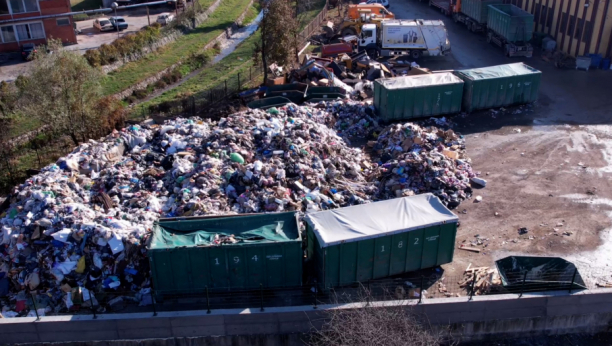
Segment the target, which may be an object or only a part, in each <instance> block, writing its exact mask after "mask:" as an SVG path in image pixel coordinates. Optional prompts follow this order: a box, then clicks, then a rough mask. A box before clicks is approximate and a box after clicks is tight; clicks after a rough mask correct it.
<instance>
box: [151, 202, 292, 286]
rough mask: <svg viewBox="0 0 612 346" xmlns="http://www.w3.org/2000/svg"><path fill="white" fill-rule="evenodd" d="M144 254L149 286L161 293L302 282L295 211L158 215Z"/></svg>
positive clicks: (285, 284) (289, 284) (288, 284)
mask: <svg viewBox="0 0 612 346" xmlns="http://www.w3.org/2000/svg"><path fill="white" fill-rule="evenodd" d="M230 235H234V237H233V238H234V239H235V240H237V242H236V243H233V244H230V243H222V244H218V243H216V242H215V238H216V236H218V237H223V236H230ZM217 242H218V241H217ZM148 256H149V261H150V263H151V274H152V276H153V287H154V288H155V290H156V293H158V294H161V295H164V294H182V293H202V292H204V290H205V289H206V287H208V288H209V289H213V290H215V289H217V290H230V289H258V288H259V287H260V284H261V285H263V287H288V286H299V285H301V283H302V257H303V255H302V239H301V236H300V233H299V230H298V221H297V215H296V213H295V212H288V213H272V214H250V215H231V216H224V217H199V218H181V219H162V220H160V221H159V222H158V223H156V224H155V226H154V229H153V236H152V238H151V241H150V243H149V247H148Z"/></svg>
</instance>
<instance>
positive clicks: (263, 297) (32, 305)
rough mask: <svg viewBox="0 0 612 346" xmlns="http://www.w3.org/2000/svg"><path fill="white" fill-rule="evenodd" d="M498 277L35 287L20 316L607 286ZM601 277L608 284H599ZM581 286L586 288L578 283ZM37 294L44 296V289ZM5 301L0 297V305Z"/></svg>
mask: <svg viewBox="0 0 612 346" xmlns="http://www.w3.org/2000/svg"><path fill="white" fill-rule="evenodd" d="M579 274H581V275H579ZM581 278H586V279H585V280H584V281H586V282H587V283H586V284H584V281H583V280H582V279H581ZM504 280H505V283H504V285H502V284H501V281H500V282H498V283H497V284H491V285H490V286H489V285H488V284H487V282H486V281H482V280H481V279H479V278H477V277H476V276H474V277H473V278H469V276H466V275H445V274H444V273H442V272H434V273H432V274H428V275H407V276H402V277H395V278H386V279H381V280H370V281H365V282H355V283H353V284H351V285H345V286H343V287H338V288H333V289H329V288H328V289H324V288H323V287H321V285H318V284H317V282H316V281H311V282H309V283H307V284H304V285H303V286H297V287H277V288H269V287H264V286H263V285H261V284H260V285H254V287H251V288H249V289H236V288H232V287H207V286H204V287H199V288H192V289H183V290H165V291H155V290H152V289H151V290H148V292H145V293H144V294H143V293H140V292H134V291H114V290H112V289H106V290H104V291H103V292H97V293H93V292H92V293H91V297H92V298H89V297H87V296H83V295H82V294H81V296H78V295H76V296H75V297H74V298H73V302H74V305H73V306H72V307H71V308H70V309H67V308H66V307H65V306H64V305H63V304H64V303H63V302H61V301H60V302H59V303H58V305H60V306H62V307H61V308H59V307H56V306H52V305H53V304H50V303H49V300H48V299H46V300H43V301H44V302H43V303H41V300H40V299H39V298H37V297H38V296H37V294H36V292H30V293H28V294H27V295H26V300H27V301H26V304H25V309H24V310H23V311H21V313H20V316H21V315H23V316H26V315H28V314H29V316H32V317H38V316H39V314H42V311H44V309H45V308H47V307H49V308H48V309H47V310H50V312H47V314H48V315H64V314H69V315H75V314H81V315H82V314H86V315H92V316H93V318H97V316H98V315H99V314H102V313H132V312H150V313H151V314H152V315H153V316H156V315H157V314H158V312H163V311H185V310H206V311H207V312H209V313H210V312H212V311H214V310H218V309H235V308H240V309H252V310H257V311H265V309H266V308H269V307H286V306H312V308H313V309H317V308H318V307H319V305H323V304H334V303H336V302H338V301H342V302H351V301H353V302H363V300H364V297H365V299H366V303H367V302H372V301H390V300H412V301H414V302H415V303H423V302H424V301H425V300H427V299H433V298H442V299H444V298H457V299H465V300H467V301H471V300H473V298H474V296H477V295H499V294H510V293H512V294H514V297H515V299H521V298H522V297H524V296H525V295H529V294H534V293H538V294H540V293H541V292H546V291H566V292H567V293H568V294H572V293H578V292H582V291H585V290H596V289H598V287H610V285H612V280H611V276H610V274H609V273H607V272H605V271H603V270H601V271H596V270H593V271H589V272H580V273H579V272H578V271H574V270H570V271H559V272H553V271H547V272H544V273H539V274H538V275H537V276H534V275H533V274H531V273H524V272H514V273H509V274H506V276H505V278H504ZM553 282H554V283H553ZM603 282H606V283H608V284H606V285H602V283H603ZM508 284H511V285H508ZM582 285H584V286H585V287H586V288H581V287H580V286H582ZM483 287H487V288H485V289H483ZM73 295H75V294H74V293H73ZM40 296H42V297H43V298H44V296H45V294H41V295H40ZM92 301H93V302H94V303H93V304H92V303H91V302H92ZM6 303H7V302H2V300H0V305H2V304H6ZM43 305H44V306H43ZM39 311H40V313H39Z"/></svg>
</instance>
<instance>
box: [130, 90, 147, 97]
mask: <svg viewBox="0 0 612 346" xmlns="http://www.w3.org/2000/svg"><path fill="white" fill-rule="evenodd" d="M148 94H149V93H148V92H147V89H138V90H134V91H133V92H132V95H134V96H135V97H136V98H137V99H139V100H142V99H144V98H145V97H147V95H148Z"/></svg>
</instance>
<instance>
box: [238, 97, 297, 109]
mask: <svg viewBox="0 0 612 346" xmlns="http://www.w3.org/2000/svg"><path fill="white" fill-rule="evenodd" d="M289 103H291V100H289V99H288V98H286V97H281V96H274V97H268V98H264V99H259V100H255V101H251V102H249V103H248V104H247V106H248V107H249V108H252V109H259V108H260V109H268V108H272V107H282V106H284V105H287V104H289Z"/></svg>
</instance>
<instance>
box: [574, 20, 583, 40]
mask: <svg viewBox="0 0 612 346" xmlns="http://www.w3.org/2000/svg"><path fill="white" fill-rule="evenodd" d="M583 24H584V18H580V19H578V24H577V25H576V33H575V34H574V38H577V39H579V40H580V39H581V38H582V25H583Z"/></svg>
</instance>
